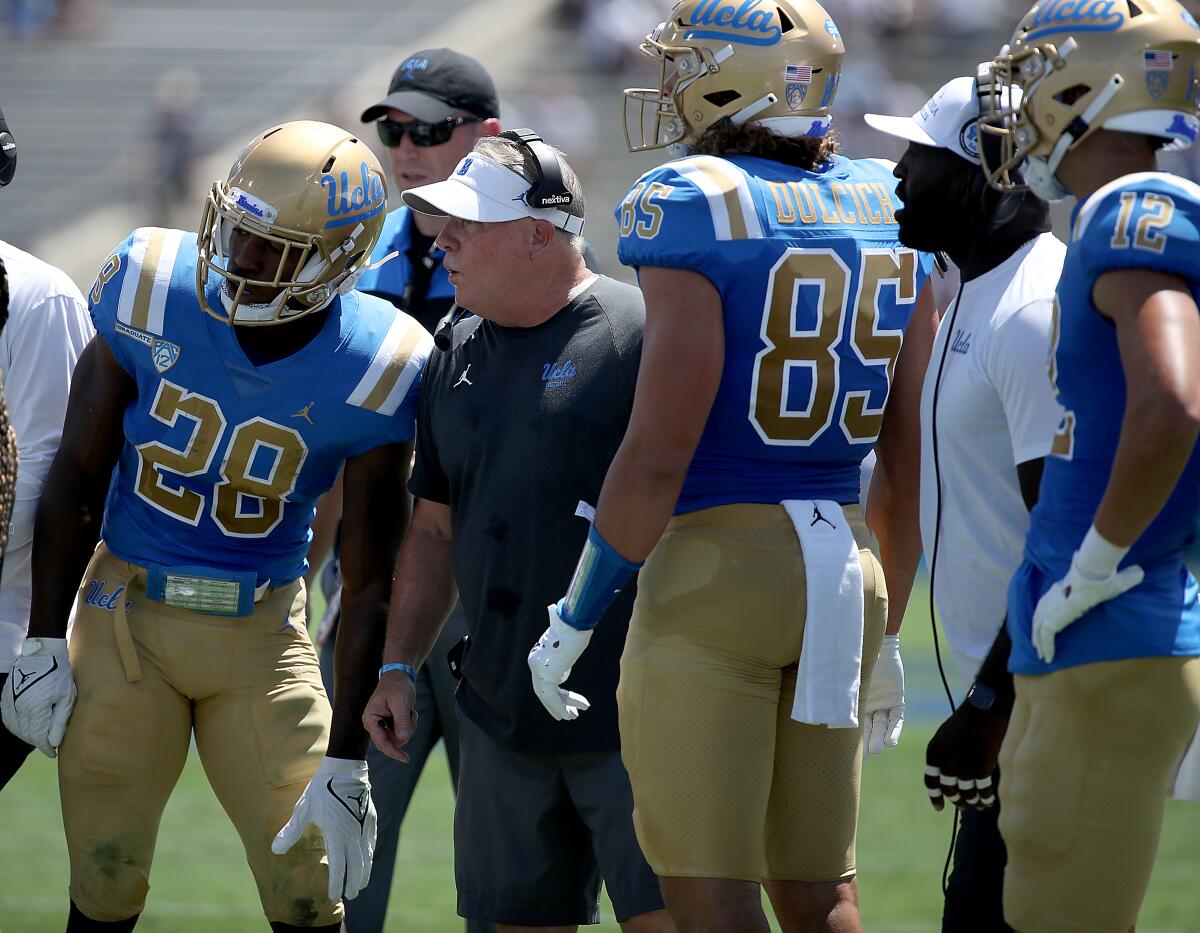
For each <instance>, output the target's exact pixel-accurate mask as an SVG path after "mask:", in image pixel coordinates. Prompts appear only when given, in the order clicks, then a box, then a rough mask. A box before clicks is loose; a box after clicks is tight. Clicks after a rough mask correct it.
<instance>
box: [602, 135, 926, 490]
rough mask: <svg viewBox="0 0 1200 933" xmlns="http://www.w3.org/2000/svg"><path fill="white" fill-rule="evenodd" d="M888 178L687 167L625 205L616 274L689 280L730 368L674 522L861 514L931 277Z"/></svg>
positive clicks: (648, 183) (863, 170) (825, 168)
mask: <svg viewBox="0 0 1200 933" xmlns="http://www.w3.org/2000/svg"><path fill="white" fill-rule="evenodd" d="M891 168H892V165H891V163H888V162H885V161H882V160H874V159H868V160H859V161H851V160H848V159H845V158H843V157H841V156H837V157H835V158H834V159H833V160H832V161H830V162H828V163H825V164H823V165H822V166H820V167H818V168H816V169H814V170H813V171H804V170H802V169H797V168H794V167H791V166H787V165H783V164H781V163H778V162H773V161H770V160H767V159H760V158H756V157H751V156H731V157H722V158H718V157H716V156H690V157H688V158H685V159H680V160H678V161H675V162H669V163H667V164H666V165H663V166H660V167H659V168H656V169H653V170H652V171H649V172H647V173H646V174H645V175H643V176H642V177H641V178H640V179H638V181H637V183H636V184H635V185H634V186H633V188H632V189H631V190H630V191H629V193H628V194H627V195H626V197H625V199H624V201H622V203H621V205H620V207H619V208H618V210H617V220H618V223H619V225H620V244H619V247H618V255H619V257H620V259H621V262H622V263H624V264H625V265H627V266H635V267H642V266H652V267H660V268H671V269H688V270H691V271H694V272H698V273H700V274H701V275H703V276H705V277H706V278H707V279H708V280H709V281H710V282H711V283H712V285H713V286H714V287H715V288H716V289H717V291H718V292H719V294H720V296H721V306H722V313H723V323H724V332H725V360H724V368H723V371H722V374H721V382H720V386H719V387H718V390H717V395H716V399H715V400H714V402H713V406H712V410H711V412H710V414H709V417H708V422H707V423H706V425H705V428H704V433H703V435H702V436H701V438H700V443H699V445H698V447H697V449H696V453H695V456H694V457H693V459H692V463H691V465H690V467H689V468H688V473H687V477H686V479H685V481H684V484H683V490H682V492H681V493H680V496H679V501H678V503H677V505H676V509H675V511H676V513H677V514H678V513H684V512H690V511H694V510H696V509H703V508H710V507H712V506H717V505H725V504H729V503H735V502H759V503H776V502H781V501H783V500H785V499H833V500H835V501H838V502H843V503H846V502H857V501H858V495H859V491H858V487H859V465H860V463H861V462H862V460H863V458H864V457H865V456H866V455H867V453H868V452H869V451H870V450H871V447H872V445H873V444H874V443H875V440H876V439H877V438H878V436H879V428H880V424H881V422H882V419H883V409H884V404H885V403H886V401H887V396H888V391H889V388H890V385H891V379H892V371H893V368H894V366H895V362H896V357H897V355H898V354H899V352H900V346H901V342H902V340H903V335H904V330H905V328H906V327H907V326H908V321H909V318H910V317H911V316H912V312H913V308H914V306H915V302H916V297H917V294H918V293H919V292H920V290H921V287H922V286H923V285H924V283H925V280H926V279H927V278H928V277H929V272H930V269H931V266H932V257H931V256H930V255H928V254H922V253H917V252H915V251H913V250H911V249H906V248H904V247H902V246H901V245H900V242H899V238H898V227H897V224H896V218H895V212H896V210H897V209H898V207H899V200H898V198H897V197H896V193H895V186H896V179H895V178H894V177H893V176H892V174H891Z"/></svg>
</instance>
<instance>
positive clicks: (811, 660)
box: [782, 499, 864, 729]
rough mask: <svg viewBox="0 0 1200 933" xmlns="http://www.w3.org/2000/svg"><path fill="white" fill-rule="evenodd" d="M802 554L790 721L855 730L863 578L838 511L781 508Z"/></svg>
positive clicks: (827, 506)
mask: <svg viewBox="0 0 1200 933" xmlns="http://www.w3.org/2000/svg"><path fill="white" fill-rule="evenodd" d="M782 505H783V507H784V509H786V510H787V513H788V517H789V518H790V519H791V520H792V525H793V526H794V527H795V529H796V536H797V538H799V540H800V550H801V551H802V552H803V554H804V573H805V577H806V578H807V579H806V589H807V594H808V613H807V616H806V621H805V623H804V643H803V646H802V647H801V650H800V664H799V670H798V672H797V675H796V699H795V702H794V703H793V704H792V719H795V720H796V721H797V722H806V723H811V724H813V725H818V726H821V725H823V726H829V727H830V728H833V729H849V728H854V727H856V726H858V686H859V679H860V677H861V674H862V646H863V609H864V607H863V576H862V564H861V563H860V562H859V559H858V544H857V542H855V540H854V534H853V533H852V532H851V530H850V523H849V522H848V521H847V520H846V516H845V515H844V514H843V512H842V507H841V506H840V505H838V504H837V503H836V502H833V501H831V500H828V499H789V500H787V501H785V502H783V503H782Z"/></svg>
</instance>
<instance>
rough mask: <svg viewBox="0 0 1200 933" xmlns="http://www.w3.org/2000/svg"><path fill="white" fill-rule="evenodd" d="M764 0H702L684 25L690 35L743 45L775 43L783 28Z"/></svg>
mask: <svg viewBox="0 0 1200 933" xmlns="http://www.w3.org/2000/svg"><path fill="white" fill-rule="evenodd" d="M762 2H763V0H736V2H735V0H703V2H701V3H699V4H697V6H696V8H695V9H694V10H692V16H691V19H690V20H689V21H688V22H687V23H685V24H684V25H685V26H694V27H699V28H694V29H689V30H688V31H687V38H689V39H724V40H725V41H726V42H740V43H742V44H744V45H777V44H778V43H779V38H780V36H781V35H782V34H783V30H781V29H780V28H779V25H778V24H777V23H776V22H775V15H774V13H773V12H772V11H771V10H769V9H760V7H761V6H762Z"/></svg>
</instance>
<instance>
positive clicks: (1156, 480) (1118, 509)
mask: <svg viewBox="0 0 1200 933" xmlns="http://www.w3.org/2000/svg"><path fill="white" fill-rule="evenodd" d="M1198 428H1200V421H1198V420H1197V418H1196V416H1195V415H1194V414H1189V413H1188V410H1187V408H1186V406H1185V405H1182V404H1180V403H1179V401H1178V400H1177V399H1173V398H1169V397H1163V394H1162V393H1158V392H1149V391H1144V390H1142V391H1139V390H1137V389H1135V388H1134V387H1133V386H1131V391H1130V394H1129V398H1128V400H1127V402H1126V407H1125V417H1124V420H1123V421H1122V423H1121V436H1120V440H1119V442H1118V443H1117V451H1116V456H1115V457H1114V459H1113V468H1112V473H1111V474H1110V476H1109V480H1108V486H1107V487H1106V488H1105V491H1104V497H1103V498H1102V499H1101V500H1100V506H1099V508H1097V510H1096V517H1095V520H1094V522H1095V525H1096V530H1097V531H1098V532H1100V534H1101V535H1103V536H1104V537H1105V538H1106V539H1107V540H1109V541H1111V542H1112V543H1113V544H1116V545H1119V546H1121V547H1129V546H1130V545H1132V544H1133V543H1134V542H1135V541H1136V540H1137V539H1138V538H1139V537H1141V535H1142V533H1143V532H1144V531H1145V530H1146V528H1147V527H1149V525H1150V523H1151V522H1152V521H1153V520H1154V518H1155V516H1156V515H1158V513H1159V512H1160V511H1162V508H1163V506H1164V505H1165V504H1166V502H1167V499H1169V498H1170V496H1171V492H1172V491H1173V490H1174V489H1175V484H1176V483H1177V482H1178V481H1179V477H1180V475H1181V474H1182V473H1183V469H1184V467H1185V466H1186V464H1187V461H1188V458H1189V457H1190V456H1191V453H1192V450H1193V449H1194V448H1195V446H1196V438H1197V429H1198Z"/></svg>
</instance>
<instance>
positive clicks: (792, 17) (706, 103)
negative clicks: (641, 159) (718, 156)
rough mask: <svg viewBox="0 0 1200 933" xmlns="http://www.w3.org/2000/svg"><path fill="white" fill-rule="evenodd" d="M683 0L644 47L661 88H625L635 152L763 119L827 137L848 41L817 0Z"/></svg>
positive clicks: (628, 136) (788, 131) (795, 132)
mask: <svg viewBox="0 0 1200 933" xmlns="http://www.w3.org/2000/svg"><path fill="white" fill-rule="evenodd" d="M745 6H746V5H745V4H744V3H742V4H739V3H737V2H734V0H680V2H678V3H676V4H675V7H674V9H672V10H671V14H670V18H669V19H668V20H667V21H666V22H664V23H660V24H659V25H658V26H657V27H655V29H654V31H653V32H652V33H651V34H650V35H648V36H647V37H646V38H645V40H644V41H643V42H642V45H641V51H642V52H643V53H644V54H646V55H648V56H650V57H651V58H653V59H655V60H656V61H657V62H658V65H659V82H658V87H656V88H629V89H628V90H626V91H625V110H624V128H625V141H626V144H627V145H628V147H629V150H630V151H631V152H642V151H645V150H648V149H661V148H663V147H665V146H672V145H677V144H683V145H691V144H694V143H695V142H697V140H699V138H700V137H701V136H702V135H704V133H705V132H706V131H707V130H708V129H709V127H711V126H713V125H714V124H716V123H718V122H720V121H721V120H724V119H726V118H730V119H732V120H733V121H734V122H737V123H740V122H747V121H751V120H754V121H763V122H765V123H766V125H767V126H769V127H770V128H771V129H772V130H775V131H777V132H780V133H782V134H783V135H787V136H814V137H820V136H824V135H825V134H826V133H827V132H828V130H829V126H830V118H829V107H830V105H831V104H832V103H833V97H834V94H835V93H836V91H837V84H838V79H839V77H840V73H841V59H842V54H843V48H842V40H841V36H840V34H839V33H838V30H837V26H835V25H834V22H833V20H832V19H830V18H829V15H828V14H827V13H826V12H825V10H824V8H823V7H821V5H820V4H819V3H817V2H816V0H766V2H765V3H763V5H762V6H761V7H759V8H757V9H754V10H753V11H747V10H745V9H744V8H745Z"/></svg>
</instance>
